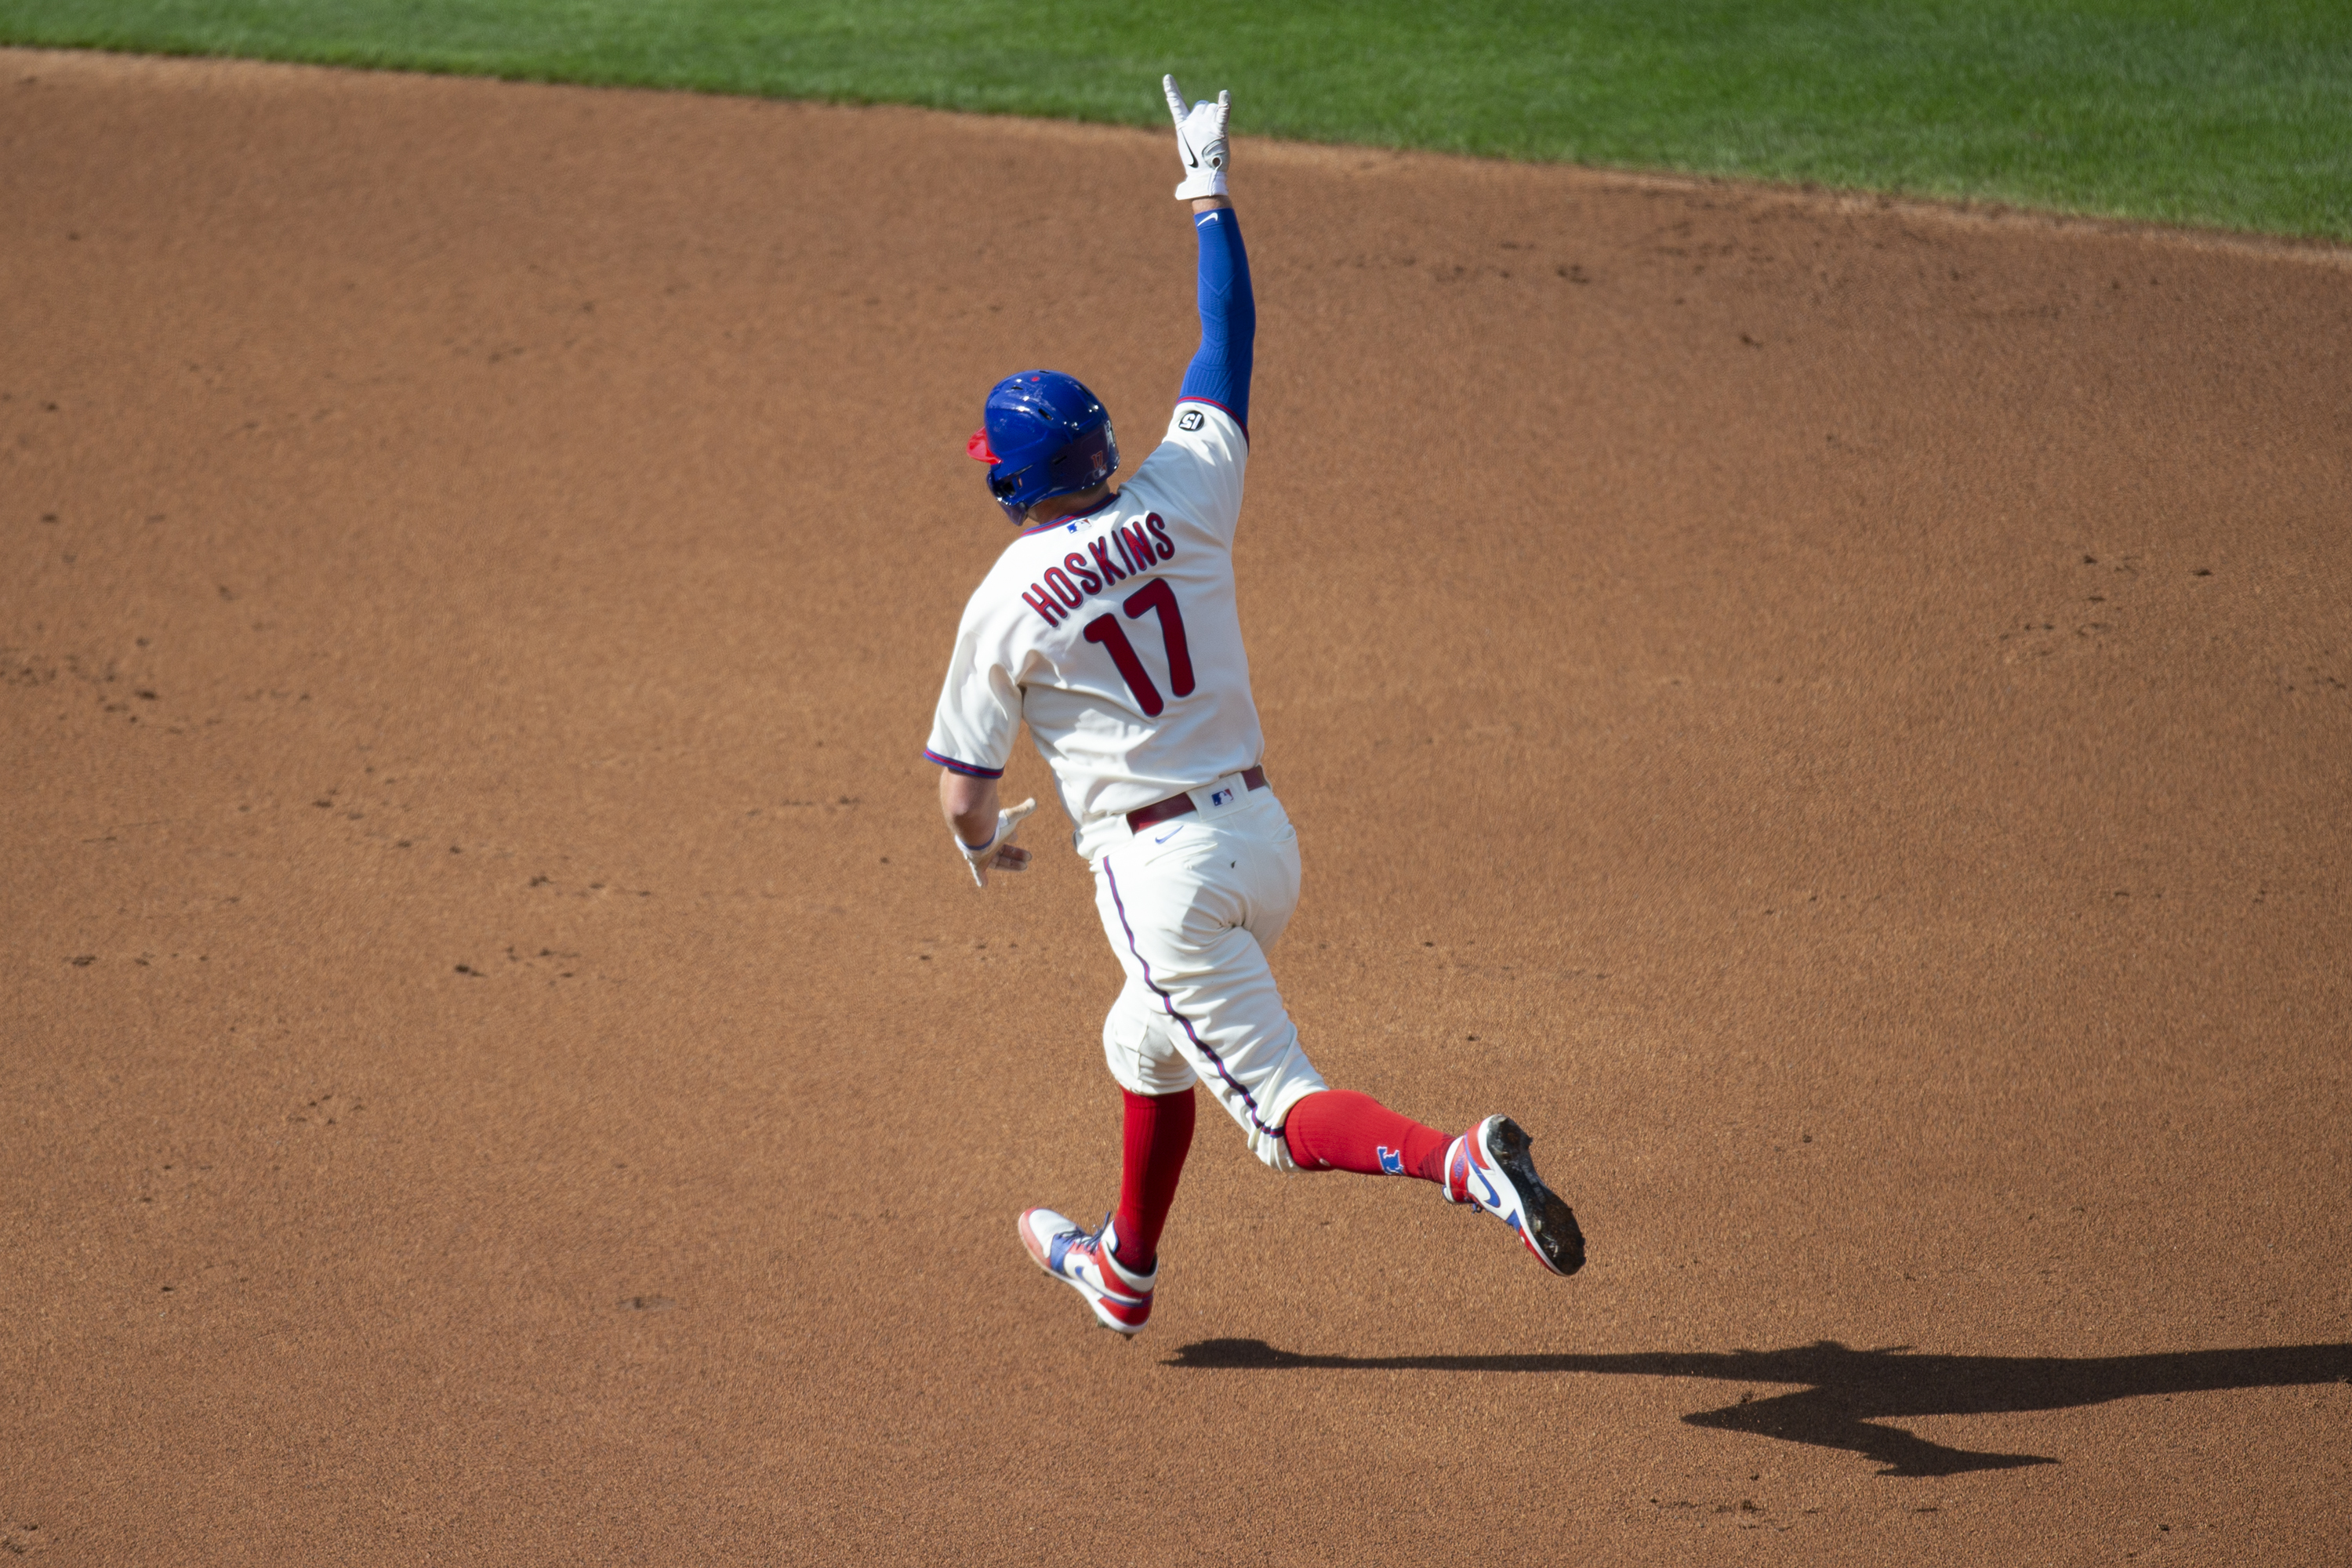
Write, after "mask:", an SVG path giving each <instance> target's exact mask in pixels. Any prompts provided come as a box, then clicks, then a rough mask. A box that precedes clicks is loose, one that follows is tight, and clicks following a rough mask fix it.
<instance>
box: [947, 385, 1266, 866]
mask: <svg viewBox="0 0 2352 1568" xmlns="http://www.w3.org/2000/svg"><path fill="white" fill-rule="evenodd" d="M1248 460H1249V438H1248V437H1246V436H1245V435H1244V434H1243V432H1242V428H1241V426H1239V425H1237V424H1235V423H1234V419H1233V416H1231V415H1229V414H1227V413H1226V412H1225V411H1224V410H1223V409H1222V408H1219V407H1217V406H1215V405H1212V404H1206V403H1192V402H1180V403H1179V404H1178V405H1176V411H1175V414H1174V416H1173V417H1172V418H1171V420H1170V421H1169V426H1168V436H1167V438H1166V439H1165V440H1163V441H1162V442H1161V443H1160V447H1159V449H1158V450H1156V451H1154V452H1153V453H1152V454H1151V456H1150V457H1149V458H1146V459H1144V462H1143V465H1142V467H1140V468H1138V469H1137V470H1136V471H1135V474H1134V477H1132V478H1131V479H1129V480H1128V481H1127V483H1126V484H1125V485H1124V486H1122V487H1121V488H1120V489H1119V491H1118V494H1117V495H1115V496H1113V497H1111V498H1110V499H1108V500H1106V501H1104V502H1103V504H1102V505H1101V506H1099V507H1097V508H1096V509H1095V510H1092V511H1089V512H1087V513H1086V514H1084V515H1083V516H1076V517H1067V518H1063V519H1060V520H1058V521H1054V522H1051V523H1048V524H1046V525H1045V526H1044V527H1041V528H1033V529H1030V530H1028V531H1025V532H1024V533H1022V534H1021V535H1020V536H1019V537H1018V538H1016V539H1014V540H1013V542H1012V543H1011V544H1010V545H1008V546H1006V548H1005V551H1004V553H1003V555H1001V556H999V557H998V558H997V561H996V564H995V565H994V566H993V567H992V568H991V569H990V571H989V574H988V576H987V577H986V578H985V579H984V580H983V581H982V583H981V584H980V587H979V589H978V590H977V591H975V592H974V593H973V595H972V596H971V603H969V604H968V605H965V607H964V612H963V620H962V622H961V625H959V626H957V628H956V642H955V653H954V656H953V657H952V658H951V659H950V662H949V665H948V677H947V684H946V687H945V689H942V690H941V691H940V704H939V710H938V713H937V715H936V716H935V717H934V719H933V720H932V723H931V738H930V744H929V749H928V750H927V751H926V752H925V755H927V756H928V757H929V759H930V760H931V761H932V762H934V763H939V764H940V765H941V766H943V767H946V768H949V769H951V770H953V771H954V772H957V773H968V774H971V775H974V776H977V777H981V778H995V777H998V776H1000V775H1001V774H1002V773H1003V772H1004V767H1005V764H1006V763H1008V762H1009V761H1011V759H1012V755H1013V738H1014V735H1015V733H1016V732H1017V731H1018V730H1019V729H1020V726H1021V722H1022V721H1023V720H1024V719H1025V720H1027V721H1028V723H1029V731H1030V734H1031V736H1032V737H1033V738H1034V741H1035V742H1036V745H1037V751H1038V753H1039V754H1040V755H1041V756H1043V757H1044V758H1045V762H1046V763H1047V764H1048V765H1049V766H1051V767H1052V769H1053V770H1054V778H1055V785H1056V787H1057V788H1058V790H1059V791H1060V794H1061V796H1062V807H1063V809H1064V810H1065V811H1066V812H1068V813H1069V816H1070V820H1071V821H1072V822H1073V823H1075V824H1076V825H1077V829H1078V831H1077V834H1076V839H1075V842H1076V845H1077V847H1078V850H1079V852H1080V853H1081V854H1083V855H1087V856H1088V857H1090V858H1091V856H1092V855H1093V854H1094V853H1095V852H1096V851H1097V848H1098V847H1100V846H1101V845H1103V844H1105V843H1108V842H1109V841H1110V839H1109V835H1110V834H1111V833H1112V831H1113V827H1114V825H1115V827H1116V834H1117V836H1118V837H1125V835H1126V832H1127V828H1126V825H1125V823H1124V821H1123V820H1122V819H1123V818H1124V816H1125V815H1126V814H1127V813H1128V812H1130V811H1133V810H1135V809H1136V808H1137V807H1139V806H1144V805H1151V804H1152V803H1153V802H1155V801H1160V800H1164V799H1166V798H1167V797H1168V796H1170V795H1174V794H1176V793H1178V792H1179V791H1181V790H1186V789H1190V788H1192V787H1194V786H1195V785H1199V784H1207V783H1209V782H1210V781H1212V780H1214V779H1217V778H1219V777H1221V776H1223V775H1224V774H1227V773H1239V772H1241V771H1242V770H1243V769H1244V768H1248V767H1252V766H1254V765H1255V764H1256V763H1259V762H1260V761H1261V760H1262V758H1261V753H1262V752H1263V751H1264V748H1265V738H1264V736H1263V734H1262V733H1261V731H1259V728H1258V719H1257V705H1256V703H1255V701H1253V700H1251V697H1250V681H1249V658H1248V656H1247V655H1245V654H1244V652H1243V651H1242V630H1241V616H1240V612H1239V610H1238V608H1237V607H1236V605H1235V603H1234V559H1233V544H1234V529H1235V527H1236V526H1237V525H1238V524H1239V522H1240V521H1241V509H1242V478H1243V470H1244V468H1246V466H1247V464H1248Z"/></svg>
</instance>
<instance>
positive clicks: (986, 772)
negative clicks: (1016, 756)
mask: <svg viewBox="0 0 2352 1568" xmlns="http://www.w3.org/2000/svg"><path fill="white" fill-rule="evenodd" d="M923 760H924V761H925V762H929V763H938V764H939V765H940V766H941V767H943V768H945V769H947V771H948V772H950V773H961V774H962V775H963V776H964V777H966V778H968V779H1001V778H1003V776H1004V770H1003V768H983V767H982V766H980V765H979V764H977V763H960V762H958V761H956V759H955V758H953V757H943V756H941V755H940V753H939V752H934V751H931V750H930V749H929V748H928V747H926V748H925V749H924V752H923Z"/></svg>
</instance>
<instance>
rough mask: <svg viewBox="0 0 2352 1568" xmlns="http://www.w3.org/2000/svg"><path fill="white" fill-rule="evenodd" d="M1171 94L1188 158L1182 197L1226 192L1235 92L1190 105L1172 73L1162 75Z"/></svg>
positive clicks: (1181, 145)
mask: <svg viewBox="0 0 2352 1568" xmlns="http://www.w3.org/2000/svg"><path fill="white" fill-rule="evenodd" d="M1160 89H1161V90H1162V91H1164V92H1166V93H1167V95H1168V112H1169V113H1170V114H1171V116H1173V117H1174V118H1175V121H1176V150H1177V152H1178V153H1180V154H1181V156H1182V157H1183V160H1184V183H1183V184H1181V185H1178V186H1177V187H1176V196H1177V199H1178V200H1179V201H1183V200H1192V201H1198V200H1200V199H1202V197H1206V196H1222V195H1224V194H1225V161H1226V157H1227V153H1226V149H1225V121H1226V120H1227V119H1228V118H1229V117H1231V115H1232V114H1233V111H1234V95H1233V94H1232V93H1230V92H1220V93H1218V94H1217V101H1216V102H1214V103H1208V102H1201V103H1196V104H1193V105H1192V107H1191V108H1189V109H1187V108H1186V107H1185V106H1184V89H1182V88H1180V87H1178V86H1177V85H1176V79H1175V78H1174V77H1172V76H1163V77H1161V78H1160Z"/></svg>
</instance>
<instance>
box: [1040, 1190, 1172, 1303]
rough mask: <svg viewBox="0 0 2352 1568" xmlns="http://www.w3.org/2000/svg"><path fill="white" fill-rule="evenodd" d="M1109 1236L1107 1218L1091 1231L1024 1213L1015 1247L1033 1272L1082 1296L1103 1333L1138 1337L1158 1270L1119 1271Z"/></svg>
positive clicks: (1050, 1214)
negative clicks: (1033, 1267)
mask: <svg viewBox="0 0 2352 1568" xmlns="http://www.w3.org/2000/svg"><path fill="white" fill-rule="evenodd" d="M1109 1231H1110V1216H1109V1215H1104V1216H1103V1223H1102V1225H1101V1226H1100V1227H1099V1228H1097V1229H1096V1230H1093V1231H1087V1230H1082V1229H1080V1228H1079V1227H1078V1226H1077V1224H1076V1222H1075V1221H1072V1220H1067V1219H1065V1218H1063V1217H1062V1216H1061V1215H1057V1214H1055V1212H1054V1211H1053V1210H1052V1209H1027V1210H1024V1211H1023V1213H1022V1215H1021V1245H1022V1246H1023V1247H1027V1248H1028V1249H1029V1256H1030V1258H1032V1259H1034V1261H1035V1263H1036V1265H1037V1267H1038V1268H1042V1269H1044V1270H1045V1272H1046V1273H1048V1274H1051V1275H1052V1276H1053V1277H1054V1278H1055V1279H1059V1280H1060V1281H1061V1282H1062V1283H1063V1284H1065V1285H1067V1286H1068V1287H1069V1288H1070V1289H1073V1290H1076V1292H1077V1293H1078V1294H1079V1295H1081V1296H1084V1297H1085V1298H1086V1299H1087V1306H1089V1307H1092V1308H1093V1309H1094V1310H1095V1316H1096V1318H1097V1319H1098V1320H1100V1321H1101V1322H1102V1326H1103V1327H1104V1328H1106V1329H1114V1330H1116V1331H1118V1332H1120V1333H1122V1334H1135V1333H1141V1332H1142V1331H1143V1326H1144V1325H1145V1324H1146V1323H1149V1322H1150V1321H1151V1289H1152V1287H1153V1286H1155V1285H1157V1284H1159V1283H1160V1269H1159V1267H1158V1265H1156V1264H1155V1265H1154V1266H1153V1267H1152V1270H1151V1272H1150V1273H1149V1274H1137V1273H1135V1272H1133V1271H1131V1270H1130V1269H1129V1268H1126V1267H1124V1266H1123V1265H1121V1264H1120V1262H1119V1260H1118V1258H1114V1257H1112V1256H1111V1249H1110V1247H1109V1246H1108V1244H1106V1242H1105V1241H1104V1239H1103V1238H1104V1237H1106V1236H1107V1235H1108V1234H1109Z"/></svg>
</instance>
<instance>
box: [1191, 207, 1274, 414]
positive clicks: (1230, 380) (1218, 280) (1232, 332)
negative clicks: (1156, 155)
mask: <svg viewBox="0 0 2352 1568" xmlns="http://www.w3.org/2000/svg"><path fill="white" fill-rule="evenodd" d="M1192 228H1193V230H1194V232H1196V233H1197V234H1199V236H1200V237H1201V347H1200V349H1199V351H1198V352H1197V353H1194V354H1193V355H1192V364H1191V365H1190V366H1188V367H1187V368H1186V370H1185V372H1184V385H1183V388H1182V389H1181V391H1179V392H1178V393H1177V394H1176V396H1177V398H1178V400H1179V401H1181V400H1183V399H1186V398H1191V399H1193V400H1195V401H1197V402H1201V403H1213V404H1214V405H1217V406H1218V407H1220V408H1222V409H1223V410H1224V411H1225V412H1226V413H1228V414H1230V415H1232V416H1234V424H1236V425H1239V426H1241V427H1242V433H1243V434H1244V435H1247V434H1248V433H1249V390H1250V363H1251V356H1252V354H1253V353H1254V352H1255V344H1256V342H1257V300H1255V299H1254V298H1253V297H1252V296H1251V294H1250V275H1249V252H1247V251H1245V250H1244V249H1243V248H1242V230H1241V225H1240V224H1238V223H1237V222H1235V221H1234V209H1233V208H1231V207H1218V208H1216V209H1214V210H1213V211H1210V212H1204V213H1195V214H1194V215H1192Z"/></svg>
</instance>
